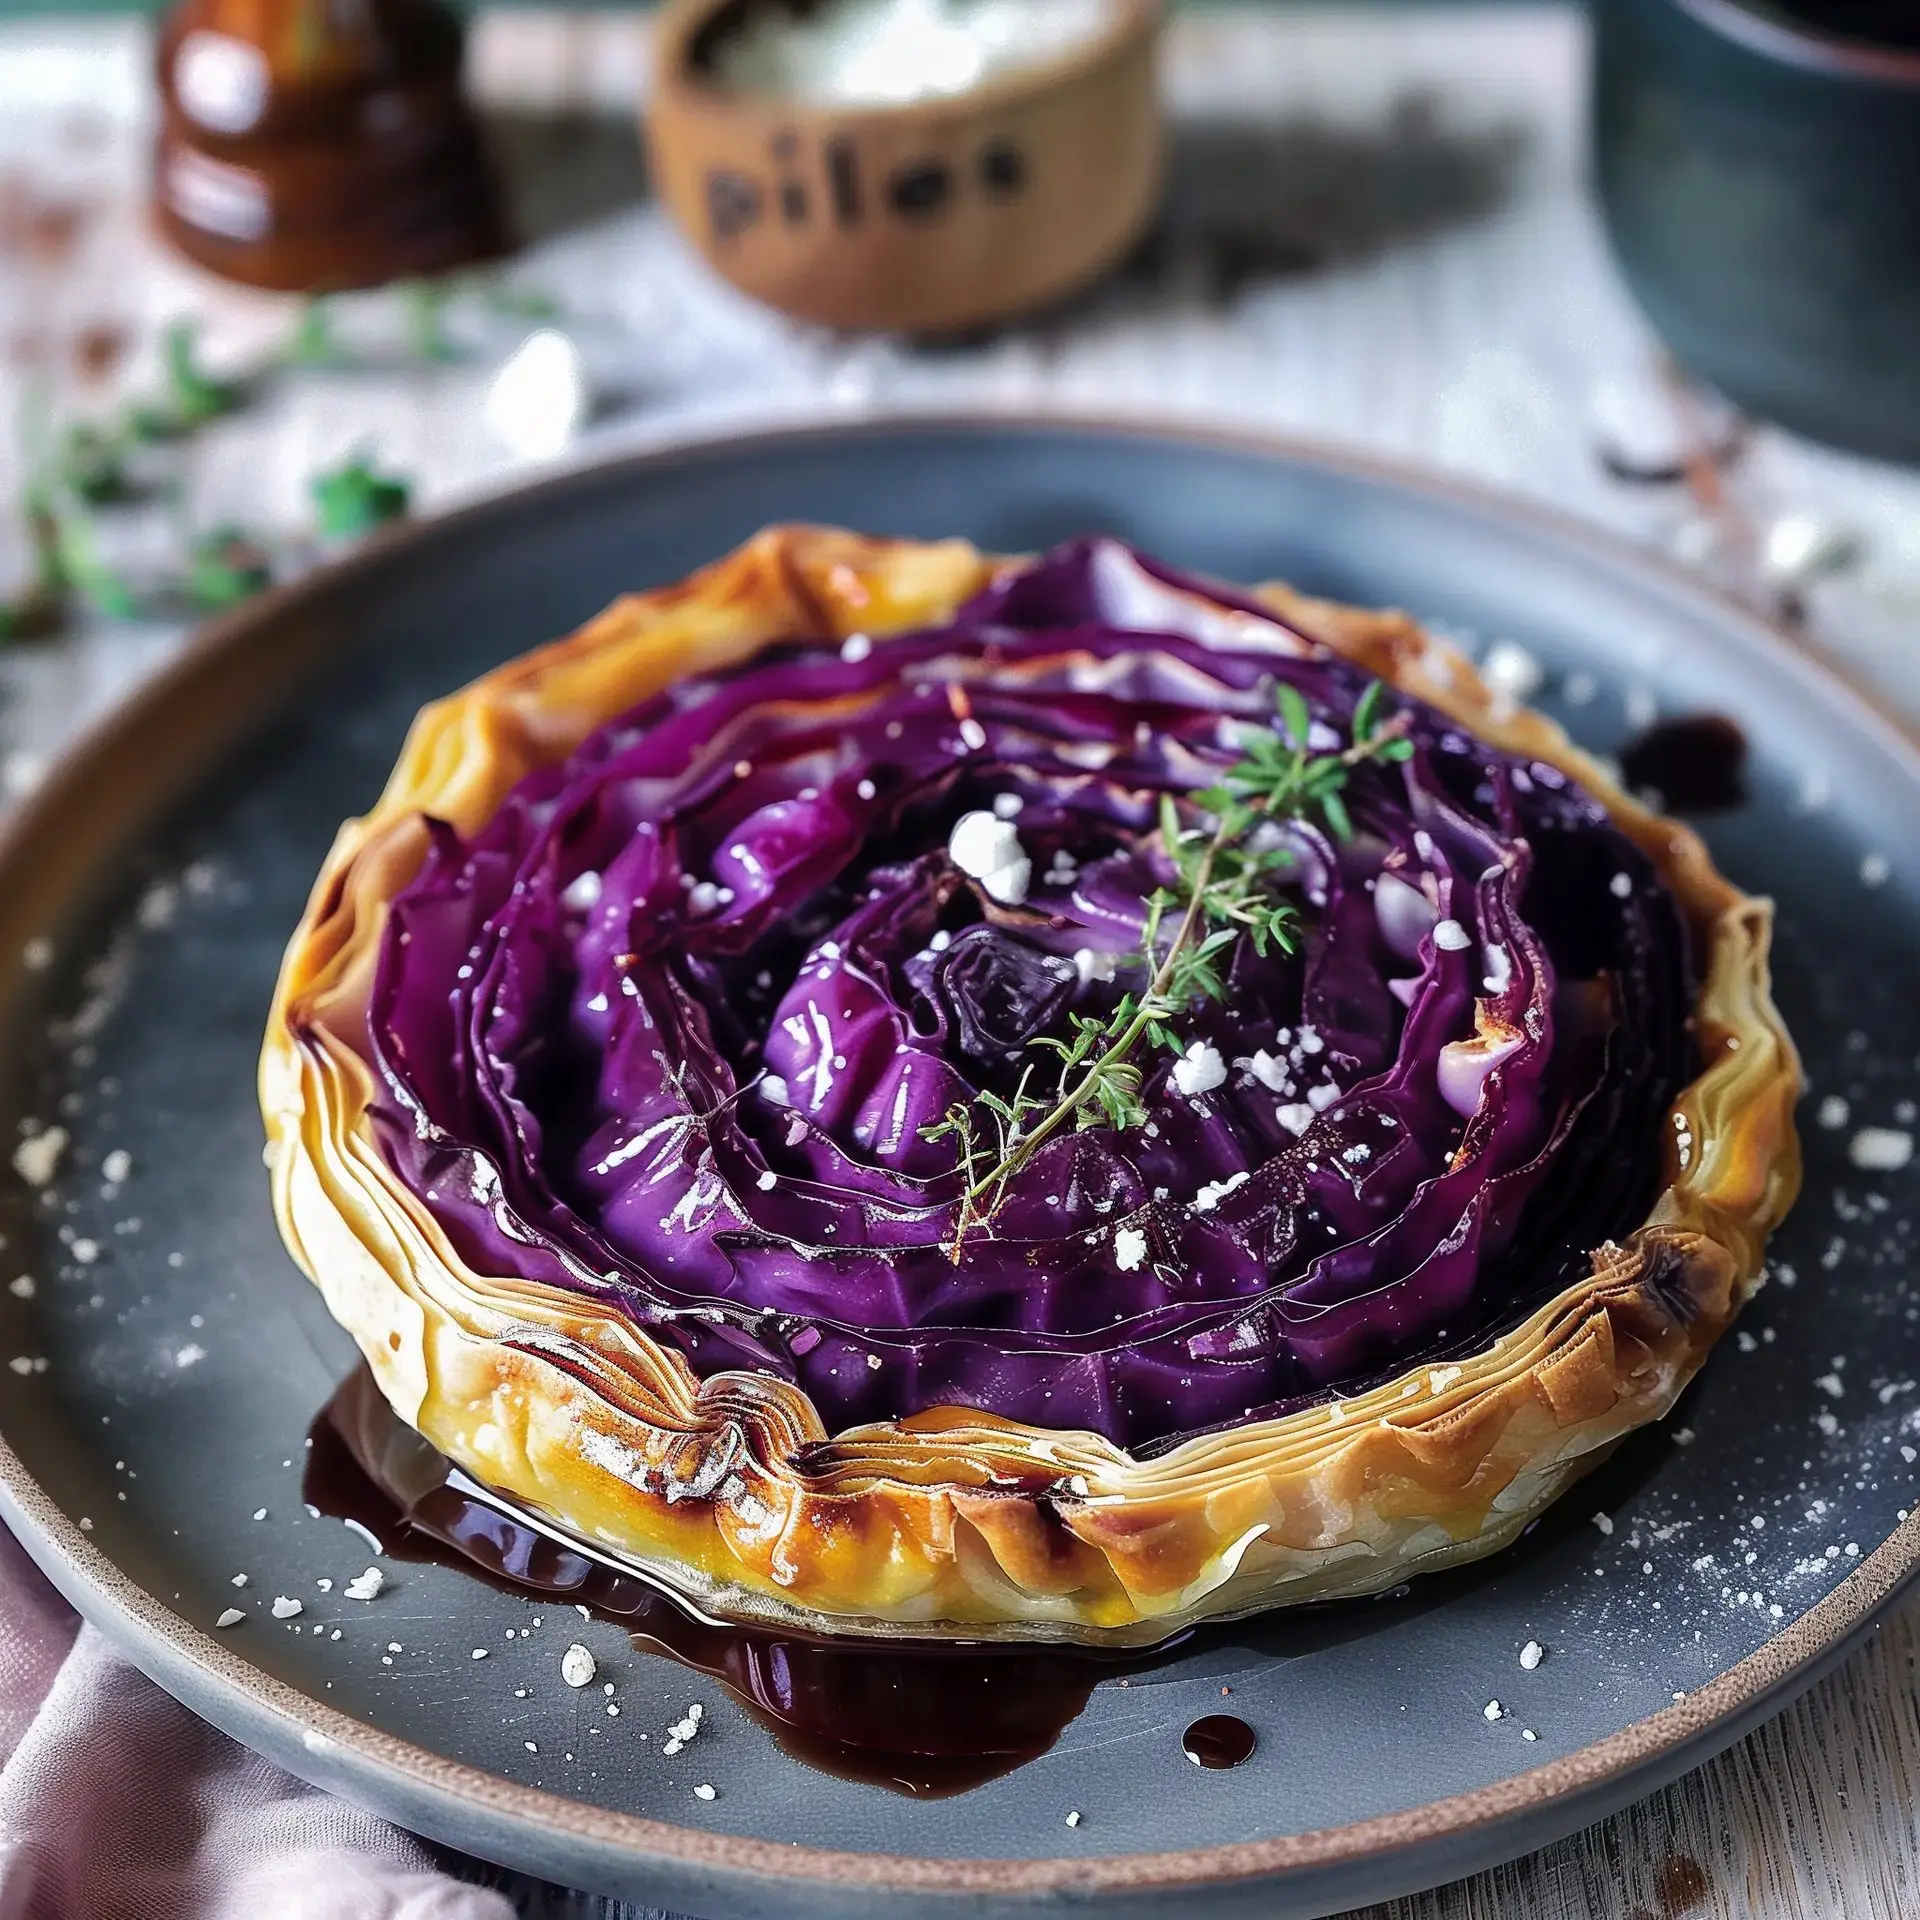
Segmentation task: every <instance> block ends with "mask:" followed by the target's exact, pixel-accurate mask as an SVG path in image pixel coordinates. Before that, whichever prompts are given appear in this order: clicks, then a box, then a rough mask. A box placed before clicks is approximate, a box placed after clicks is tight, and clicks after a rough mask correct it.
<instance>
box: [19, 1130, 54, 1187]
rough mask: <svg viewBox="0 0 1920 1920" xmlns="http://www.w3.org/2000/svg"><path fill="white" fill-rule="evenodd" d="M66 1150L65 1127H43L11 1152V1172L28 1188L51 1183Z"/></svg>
mask: <svg viewBox="0 0 1920 1920" xmlns="http://www.w3.org/2000/svg"><path fill="white" fill-rule="evenodd" d="M66 1150H67V1130H66V1128H65V1127H44V1128H42V1129H41V1131H40V1132H38V1133H32V1134H29V1135H28V1136H27V1138H26V1139H24V1140H22V1141H21V1142H20V1144H19V1145H18V1146H17V1147H15V1148H14V1150H13V1170H14V1172H15V1173H17V1174H18V1175H19V1176H20V1178H21V1179H22V1180H24V1181H25V1182H26V1183H27V1185H28V1186H30V1187H45V1186H50V1185H51V1184H52V1183H53V1176H54V1175H55V1173H57V1172H58V1171H59V1168H60V1156H61V1155H62V1154H63V1153H65V1152H66Z"/></svg>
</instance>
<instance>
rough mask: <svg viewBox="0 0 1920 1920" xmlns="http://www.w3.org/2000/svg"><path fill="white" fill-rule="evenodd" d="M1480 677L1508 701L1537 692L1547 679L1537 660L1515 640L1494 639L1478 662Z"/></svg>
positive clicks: (1521, 698)
mask: <svg viewBox="0 0 1920 1920" xmlns="http://www.w3.org/2000/svg"><path fill="white" fill-rule="evenodd" d="M1480 674H1481V678H1482V679H1484V680H1485V681H1486V683H1487V685H1488V686H1490V687H1491V688H1492V689H1493V690H1494V692H1495V693H1501V694H1505V695H1506V697H1507V698H1508V699H1509V700H1524V699H1526V697H1527V696H1528V695H1529V694H1530V693H1537V692H1538V691H1539V688H1540V683H1541V681H1542V680H1544V679H1545V678H1546V673H1545V670H1544V669H1543V668H1542V667H1541V665H1540V662H1539V661H1538V660H1536V659H1535V658H1534V657H1533V655H1532V654H1530V653H1529V652H1528V651H1527V650H1526V648H1525V647H1523V646H1522V645H1521V644H1520V643H1519V641H1517V640H1496V641H1495V642H1494V643H1493V645H1492V646H1491V647H1489V648H1488V649H1487V657H1486V658H1485V659H1484V660H1483V661H1482V662H1481V663H1480Z"/></svg>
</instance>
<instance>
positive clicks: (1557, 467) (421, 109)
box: [0, 0, 1920, 792]
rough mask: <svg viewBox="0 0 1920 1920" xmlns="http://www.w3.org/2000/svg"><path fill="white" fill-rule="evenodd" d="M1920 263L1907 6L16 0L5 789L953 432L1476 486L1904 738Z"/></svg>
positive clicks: (8, 184) (7, 365) (1917, 119)
mask: <svg viewBox="0 0 1920 1920" xmlns="http://www.w3.org/2000/svg"><path fill="white" fill-rule="evenodd" d="M643 128H644V129H645V134H644V136H643ZM1916 235H1920V9H1916V8H1913V7H1911V6H1908V5H1905V4H1902V3H1901V0H1796V4H1795V6H1794V7H1792V8H1789V7H1787V6H1785V5H1784V4H1780V5H1776V4H1773V0H1595V4H1594V6H1593V7H1592V8H1591V9H1588V8H1585V7H1582V6H1579V5H1540V4H1515V5H1497V6H1488V5H1484V4H1482V5H1455V4H1448V3H1447V0H1430V3H1429V4H1424V5H1399V6H1389V5H1379V4H1368V3H1366V0H1350V3H1349V4H1323V5H1316V6H1297V5H1292V4H1285V3H1284V0H1271V3H1270V4H1261V5H1250V4H1235V5H1220V6H1193V7H1186V6H1178V7H1175V8H1174V9H1173V10H1171V11H1170V12H1169V13H1167V14H1166V16H1165V17H1164V21H1161V20H1159V19H1158V18H1157V17H1156V15H1155V12H1154V10H1153V7H1152V5H1151V3H1150V0H813V4H811V5H809V6H808V7H807V8H806V9H805V11H804V14H803V13H801V12H796V11H794V10H793V9H792V8H790V7H788V6H787V5H785V4H784V0H705V3H704V4H703V0H686V4H680V5H676V6H674V7H673V8H671V9H669V11H668V12H667V14H666V15H664V16H663V15H660V14H656V13H653V12H650V11H645V10H641V9H633V8H618V7H612V8H606V9H602V10H595V11H578V10H572V9H568V8H562V7H553V8H522V7H513V8H482V9H480V10H478V11H475V12H468V13H463V14H455V13H454V12H452V11H449V10H446V9H445V8H443V7H442V6H441V5H440V4H439V0H184V4H182V5H180V6H178V7H176V8H175V9H174V10H173V11H172V12H171V13H151V12H149V13H142V12H139V11H134V10H128V9H117V8H114V7H111V6H108V5H105V4H103V0H81V3H80V4H77V5H61V6H58V7H49V6H47V5H46V4H45V0H41V4H39V5H28V6H23V5H22V3H21V0H0V635H4V636H5V637H4V638H0V755H4V759H0V767H4V773H5V780H6V783H7V786H8V787H9V788H10V789H11V790H13V791H16V792H17V791H18V790H20V789H21V788H22V787H23V786H24V785H26V784H29V783H31V781H32V780H33V779H34V777H35V774H36V770H37V768H38V767H39V766H40V765H42V764H43V763H44V761H45V759H46V757H47V756H48V755H49V754H50V753H51V752H53V751H54V750H55V749H56V748H57V745H58V743H59V741H60V739H61V738H62V737H64V735H65V734H66V733H67V732H68V731H69V730H70V729H71V728H72V727H73V726H74V725H76V724H78V723H79V722H80V721H82V720H83V719H84V718H85V717H86V715H87V714H88V713H90V712H91V711H93V710H94V709H95V708H96V707H97V706H98V705H99V704H100V703H101V702H102V701H104V700H106V699H108V698H110V697H111V696H112V695H113V694H114V693H115V692H116V691H117V690H119V688H121V687H122V686H124V685H125V684H126V683H127V681H128V679H129V677H131V676H135V675H137V674H139V673H140V672H141V671H143V670H145V668H146V667H147V666H148V665H149V664H150V663H151V662H152V661H153V660H154V659H155V658H156V657H159V656H160V655H162V654H164V652H165V651H166V650H167V649H168V648H169V647H171V646H172V645H174V644H176V643H177V640H178V637H179V635H180V634H181V633H182V632H183V631H184V630H185V628H186V627H187V626H189V625H190V624H191V622H192V621H193V619H195V618H196V617H198V616H200V615H201V614H204V613H206V612H210V611H217V610H218V609H219V608H220V607H221V606H224V605H227V604H230V603H232V602H233V601H234V600H236V599H238V598H241V597H244V596H245V595H246V594H247V593H249V592H251V591H254V590H256V589H257V588H258V587H259V586H260V585H262V584H264V583H265V582H267V581H268V580H270V579H273V578H279V577H286V576H287V575H289V574H291V573H293V572H297V571H298V570H299V569H300V568H302V567H304V566H307V565H310V564H312V562H313V561H314V559H315V558H317V557H318V556H320V555H321V554H323V553H324V552H325V551H327V550H328V549H329V548H330V547H331V546H333V545H335V544H337V543H338V542H340V541H342V540H346V539H351V538H354V537H357V536H358V535H359V534H360V533H362V532H364V531H365V530H366V529H367V528H369V527H371V526H373V525H376V524H378V523H379V522H380V521H382V520H384V519H385V518H388V517H390V516H392V515H395V514H398V513H402V512H408V511H411V512H414V513H422V512H432V511H435V510H437V509H439V508H442V507H444V506H445V505H447V504H448V503H450V502H452V501H455V500H458V499H461V498H465V497H470V496H472V495H473V494H474V493H475V492H477V491H480V490H484V489H489V488H495V487H499V486H502V485H504V484H508V483H510V482H512V481H513V480H515V479H516V478H518V477H519V476H521V475H523V474H526V473H528V472H530V471H533V470H536V469H540V468H545V467H550V466H552V465H554V464H556V463H564V462H568V461H573V460H579V459H584V458H589V457H597V456H599V455H601V454H603V453H606V452H609V451H612V450H614V449H617V448H621V447H628V446H633V445H637V444H644V443H648V442H651V441H655V440H658V439H661V438H672V437H675V436H679V435H683V434H686V433H690V432H695V431H713V430H718V429H721V428H723V427H725V426H728V425H747V424H755V423H761V422H765V421H767V420H769V419H772V418H775V417H788V416H793V415H805V416H812V415H817V414H819V413H820V412H822V411H827V412H830V413H840V414H858V413H863V412H867V411H870V410H875V409H885V408H889V407H899V406H916V407H929V406H932V407H960V408H969V409H971V408H983V407H994V408H1022V407H1035V406H1047V407H1065V408H1079V409H1091V410H1094V411H1107V412H1129V411H1134V412H1138V411H1146V412H1151V413H1156V414H1173V415H1178V416H1180V417H1184V418H1190V419H1194V420H1198V421H1203V422H1204V421H1214V422H1226V423H1229V424H1232V425H1234V426H1239V427H1248V428H1270V429H1274V430H1278V431H1281V432H1285V433H1289V434H1298V435H1303V436H1309V437H1312V438H1317V439H1324V440H1327V441H1331V442H1335V443H1338V444H1341V445H1344V446H1347V447H1351V448H1359V449H1363V450H1365V451H1368V452H1372V453H1377V454H1380V455H1384V456H1389V457H1393V458H1397V459H1403V460H1411V461H1413V462H1416V463H1419V464H1422V465H1425V466H1428V467H1432V468H1438V469H1441V470H1443V471H1447V472H1451V473H1454V474H1458V475H1462V476H1466V477H1470V478H1472V479H1474V480H1478V481H1481V482H1485V483H1488V484H1491V485H1493V486H1496V487H1500V488H1505V489H1508V490H1511V491H1515V492H1518V493H1521V494H1525V495H1529V496H1532V497H1534V498H1536V499H1540V500H1544V501H1548V502H1551V503H1552V504H1554V505H1556V506H1559V507H1561V508H1563V509H1571V510H1572V511H1575V512H1577V513H1580V514H1582V515H1585V516H1587V517H1589V518H1591V519H1593V520H1596V521H1599V522H1601V523H1603V524H1606V525H1608V526H1611V527H1613V528H1615V529H1617V530H1619V531H1621V532H1623V533H1625V534H1627V535H1628V536H1630V537H1632V538H1634V539H1637V540H1640V541H1643V542H1645V543H1648V544H1650V545H1652V546H1655V547H1657V548H1659V549H1661V550H1663V551H1665V552H1667V553H1669V554H1670V555H1672V556H1674V557H1676V558H1677V559H1678V560H1679V561H1680V562H1681V563H1682V564H1684V565H1687V566H1689V567H1694V568H1698V569H1701V570H1703V571H1705V572H1707V573H1709V574H1711V575H1712V576H1714V577H1715V578H1717V579H1718V580H1719V581H1721V582H1722V583H1723V584H1724V585H1725V586H1727V587H1728V589H1729V590H1731V591H1733V592H1736V593H1738V594H1740V595H1742V596H1743V597H1746V598H1748V599H1750V600H1752V601H1754V602H1755V603H1757V604H1760V605H1763V606H1765V607H1766V608H1767V609H1768V610H1769V611H1771V612H1774V613H1777V614H1783V615H1784V616H1786V617H1787V618H1788V619H1790V620H1793V621H1796V622H1799V623H1801V625H1802V626H1803V629H1804V630H1805V631H1806V632H1807V633H1808V634H1809V635H1810V636H1811V637H1813V638H1814V639H1815V640H1817V641H1819V642H1820V643H1822V644H1829V645H1834V646H1838V647H1839V648H1840V649H1841V650H1842V651H1843V652H1845V654H1846V655H1847V657H1848V658H1849V659H1850V660H1851V661H1852V662H1853V664H1854V665H1855V666H1856V667H1858V668H1860V669H1862V670H1864V671H1866V672H1868V673H1869V674H1874V673H1877V674H1879V675H1880V676H1881V679H1882V682H1883V684H1885V685H1887V686H1888V687H1889V688H1890V690H1891V691H1892V693H1893V695H1894V697H1896V698H1903V697H1905V696H1906V695H1907V694H1908V693H1910V692H1911V690H1912V689H1911V685H1910V683H1909V684H1908V685H1907V686H1904V687H1903V686H1902V684H1901V675H1900V672H1899V667H1900V664H1901V660H1902V656H1903V652H1904V647H1905V636H1906V634H1907V633H1908V632H1909V631H1910V629H1911V626H1912V624H1913V617H1914V614H1915V610H1916V608H1917V607H1920V513H1916V505H1917V504H1920V483H1916V480H1915V478H1914V477H1913V475H1912V473H1911V472H1910V471H1909V470H1908V469H1907V468H1906V467H1904V466H1903V465H1902V464H1901V463H1902V462H1903V461H1911V460H1914V459H1917V458H1920V355H1916V354H1915V353H1914V352H1913V351H1912V342H1913V341H1914V340H1916V339H1920V258H1916V250H1917V249H1920V240H1917V239H1916Z"/></svg>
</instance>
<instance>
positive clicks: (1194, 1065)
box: [1173, 1040, 1227, 1097]
mask: <svg viewBox="0 0 1920 1920" xmlns="http://www.w3.org/2000/svg"><path fill="white" fill-rule="evenodd" d="M1226 1077H1227V1063H1226V1062H1225V1061H1224V1060H1222V1059H1221V1058H1220V1049H1219V1048H1218V1047H1216V1046H1214V1045H1212V1044H1211V1043H1210V1042H1208V1041H1205V1040H1196V1041H1195V1042H1194V1043H1193V1045H1192V1046H1190V1047H1189V1048H1188V1049H1187V1050H1186V1052H1185V1053H1184V1054H1183V1055H1182V1056H1181V1057H1180V1058H1179V1059H1178V1060H1176V1061H1175V1062H1174V1063H1173V1084H1174V1085H1175V1086H1176V1087H1178V1088H1179V1089H1180V1091H1181V1092H1182V1093H1184V1094H1186V1095H1188V1096H1189V1097H1191V1096H1192V1095H1194V1094H1196V1093H1211V1092H1212V1091H1213V1089H1214V1088H1215V1087H1217V1086H1219V1085H1221V1084H1222V1083H1223V1082H1224V1081H1225V1079H1226Z"/></svg>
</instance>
